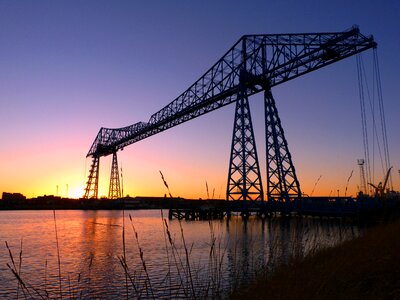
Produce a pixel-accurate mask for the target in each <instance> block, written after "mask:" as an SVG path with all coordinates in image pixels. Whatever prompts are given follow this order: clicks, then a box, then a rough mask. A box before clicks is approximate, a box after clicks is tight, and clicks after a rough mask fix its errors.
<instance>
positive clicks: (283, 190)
mask: <svg viewBox="0 0 400 300" xmlns="http://www.w3.org/2000/svg"><path fill="white" fill-rule="evenodd" d="M264 109H265V135H266V136H265V139H266V144H267V149H266V155H267V159H266V163H267V197H268V201H279V202H290V201H293V200H296V199H299V198H300V197H301V190H300V184H299V181H298V180H297V175H296V171H295V168H294V165H293V161H292V156H291V154H290V152H289V147H288V143H287V141H286V138H285V134H284V131H283V127H282V124H281V120H280V118H279V115H278V110H277V109H276V105H275V100H274V98H273V97H272V94H271V92H270V91H265V92H264Z"/></svg>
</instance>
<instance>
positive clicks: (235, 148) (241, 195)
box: [226, 90, 264, 209]
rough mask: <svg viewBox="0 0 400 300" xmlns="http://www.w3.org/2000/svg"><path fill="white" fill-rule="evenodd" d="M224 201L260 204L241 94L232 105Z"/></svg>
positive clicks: (244, 97)
mask: <svg viewBox="0 0 400 300" xmlns="http://www.w3.org/2000/svg"><path fill="white" fill-rule="evenodd" d="M226 194H227V195H226V198H227V200H234V201H235V200H243V201H244V202H243V209H246V205H247V203H246V201H247V200H261V201H263V200H264V193H263V188H262V182H261V175H260V167H259V163H258V156H257V148H256V142H255V139H254V132H253V124H252V122H251V114H250V107H249V100H248V97H247V95H246V93H245V92H243V90H242V91H241V92H240V94H239V99H238V100H237V102H236V109H235V122H234V125H233V136H232V147H231V156H230V163H229V173H228V187H227V193H226Z"/></svg>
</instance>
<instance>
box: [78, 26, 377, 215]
mask: <svg viewBox="0 0 400 300" xmlns="http://www.w3.org/2000/svg"><path fill="white" fill-rule="evenodd" d="M372 47H376V43H375V42H374V40H373V38H372V37H365V36H363V35H362V34H361V33H360V31H359V29H358V28H356V27H353V28H352V29H350V30H348V31H344V32H333V33H301V34H262V35H245V36H243V37H241V38H240V39H239V41H237V42H236V43H235V44H234V45H233V46H232V48H231V49H229V50H228V52H226V54H225V55H224V56H223V57H222V58H221V59H220V60H219V61H217V62H216V63H215V64H214V65H213V66H212V67H211V68H210V69H209V70H208V71H207V72H206V73H205V74H204V75H203V76H201V77H200V78H199V79H198V80H197V81H196V82H195V83H193V84H192V85H191V86H190V87H189V88H188V89H187V90H186V91H185V92H183V93H182V94H181V95H180V96H179V97H177V98H176V99H175V100H173V101H172V102H171V103H169V104H168V105H167V106H165V107H164V108H162V109H161V110H160V111H158V112H156V113H155V114H153V115H152V116H151V117H150V119H149V121H148V122H139V123H135V124H133V125H130V126H127V127H124V128H117V129H109V128H101V129H100V131H99V133H98V134H97V136H96V139H95V140H94V142H93V144H92V146H91V148H90V150H89V152H88V154H87V156H88V157H89V156H90V157H92V159H93V163H92V166H91V169H90V173H89V177H88V181H87V186H86V190H85V196H84V197H85V198H97V196H98V194H97V191H98V177H99V172H98V171H99V160H100V157H102V156H107V155H110V154H113V161H114V159H115V161H116V153H117V151H118V150H121V149H123V148H124V147H126V146H128V145H130V144H133V143H136V142H138V141H140V140H142V139H145V138H147V137H150V136H152V135H154V134H157V133H159V132H162V131H164V130H167V129H169V128H171V127H174V126H177V125H179V124H181V123H183V122H186V121H189V120H191V119H194V118H196V117H198V116H200V115H203V114H206V113H208V112H210V111H213V110H216V109H218V108H221V107H223V106H225V105H228V104H231V103H234V102H235V103H236V110H235V123H234V130H233V138H232V148H231V158H230V167H229V173H228V186H227V195H226V198H227V200H233V202H234V203H235V204H236V206H238V207H239V208H238V209H240V210H241V211H243V212H246V211H247V210H248V209H251V206H252V205H258V206H259V205H261V206H262V205H264V201H263V200H264V191H263V187H262V181H261V174H260V168H259V162H258V156H257V151H256V144H255V140H254V133H253V126H252V122H251V114H250V109H249V104H248V97H249V96H251V95H254V94H257V93H259V92H264V105H265V127H266V145H267V153H266V161H267V191H266V192H267V197H268V201H269V202H277V203H292V202H295V200H297V199H299V198H300V197H301V196H302V194H301V189H300V184H299V181H298V179H297V176H296V171H295V168H294V165H293V161H292V158H291V154H290V152H289V148H288V143H287V141H286V138H285V135H284V130H283V127H282V124H281V121H280V118H279V115H278V111H277V108H276V105H275V100H274V98H273V96H272V93H271V88H272V87H274V86H276V85H278V84H281V83H284V82H286V81H289V80H292V79H294V78H297V77H299V76H301V75H304V74H307V73H309V72H312V71H315V70H317V69H319V68H322V67H324V66H327V65H329V64H332V63H334V62H337V61H340V60H342V59H344V58H347V57H349V56H352V55H355V54H357V53H360V52H362V51H365V50H367V49H370V48H372ZM112 172H115V168H114V163H113V168H112ZM112 174H113V175H112V176H111V178H112V179H113V178H115V174H114V173H112ZM113 176H114V177H113ZM116 182H117V180H116V179H114V180H111V181H110V184H111V185H112V186H113V187H111V186H110V191H112V190H118V187H117V188H115V186H114V184H115V183H116ZM114 195H115V194H113V193H112V196H114ZM236 200H238V201H236ZM255 200H259V201H255ZM257 203H261V204H257ZM233 206H235V205H233ZM235 209H236V208H235Z"/></svg>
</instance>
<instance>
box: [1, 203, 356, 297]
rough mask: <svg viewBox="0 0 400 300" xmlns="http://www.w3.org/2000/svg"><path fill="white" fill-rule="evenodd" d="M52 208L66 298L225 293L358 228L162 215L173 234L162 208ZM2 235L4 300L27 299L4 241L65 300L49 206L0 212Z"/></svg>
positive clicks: (25, 270)
mask: <svg viewBox="0 0 400 300" xmlns="http://www.w3.org/2000/svg"><path fill="white" fill-rule="evenodd" d="M123 213H124V214H125V218H123ZM55 214H56V225H57V235H58V242H59V252H60V255H59V257H60V268H61V293H62V296H63V298H73V297H77V298H102V299H115V298H123V297H126V293H127V292H128V293H129V295H130V296H131V297H138V296H139V295H140V296H141V297H143V298H147V297H148V298H152V297H153V296H154V297H156V298H161V297H164V298H177V297H182V298H185V297H192V296H193V295H194V294H196V295H197V298H198V297H205V296H206V297H211V296H212V295H217V294H218V293H220V292H222V294H223V295H226V294H227V293H228V292H229V291H230V290H232V288H233V287H235V286H237V285H238V284H239V283H240V282H243V281H246V280H251V278H252V277H254V276H255V275H256V274H258V273H259V272H261V271H262V270H264V271H265V270H270V269H273V268H274V267H275V266H276V265H279V264H281V263H285V262H287V261H288V260H289V259H290V258H291V257H293V256H304V255H306V254H307V253H309V252H310V251H314V250H315V249H316V248H320V247H325V246H330V245H334V244H336V243H338V242H340V241H343V240H345V239H349V238H353V237H354V236H357V235H358V234H359V231H358V229H357V228H356V227H354V226H350V225H342V224H340V223H338V222H337V221H329V220H322V221H321V220H316V219H307V218H305V219H299V220H296V219H292V220H287V219H280V218H276V219H273V220H271V221H262V220H260V219H257V218H250V219H249V220H248V221H247V222H244V221H242V219H241V218H239V217H232V218H231V220H230V221H229V222H227V220H226V219H225V220H222V221H221V220H215V221H211V222H208V221H182V222H181V223H180V222H179V221H177V220H166V224H167V225H168V231H169V232H167V229H166V227H165V226H164V225H163V221H162V218H161V212H160V211H151V210H142V211H133V210H132V211H125V212H123V211H79V210H74V211H56V213H55ZM129 215H131V217H132V221H131V220H130V218H129ZM165 215H167V212H165ZM123 225H124V226H125V257H126V268H125V269H124V268H123V267H122V265H121V261H120V259H121V257H122V256H123V255H124V247H123V245H124V243H123V238H122V236H123V234H122V232H123ZM134 230H136V232H137V234H138V238H137V239H136V238H135V234H134ZM182 232H183V235H182ZM168 233H169V234H170V236H168ZM169 237H170V238H171V240H169ZM182 237H183V238H182ZM0 240H1V242H2V245H1V246H0V282H1V283H2V288H1V289H0V298H1V299H16V298H17V296H18V297H20V298H24V296H23V294H22V291H21V289H20V288H18V282H17V280H16V279H15V276H14V275H13V274H12V272H11V271H10V270H9V268H8V267H7V266H6V264H7V263H8V264H10V265H12V261H11V258H10V256H9V253H8V250H7V248H6V246H5V243H4V242H5V241H7V242H8V244H9V246H10V249H11V251H12V253H13V258H14V263H15V268H16V269H17V270H18V269H19V268H20V270H21V271H20V275H21V278H22V280H23V281H24V283H26V284H28V285H30V286H32V287H34V288H35V289H36V291H37V293H40V294H41V295H45V297H47V296H48V297H60V276H59V267H58V255H57V243H56V241H57V240H56V231H55V222H54V217H53V211H2V212H0ZM21 242H22V256H21V257H22V259H21V260H20V259H19V255H20V249H21ZM184 243H185V244H186V247H185V246H184ZM139 248H140V249H139ZM185 249H186V250H187V252H186V251H185ZM140 251H142V255H143V256H142V257H143V259H141V255H140ZM20 262H21V267H19V264H20ZM143 262H144V264H145V265H144V264H143ZM145 271H147V273H146V272H145ZM30 291H31V292H32V297H33V298H39V295H38V294H37V293H36V294H35V292H34V290H33V289H31V290H30ZM146 293H147V294H146ZM223 295H222V296H223ZM27 297H28V298H30V296H29V295H28V296H27Z"/></svg>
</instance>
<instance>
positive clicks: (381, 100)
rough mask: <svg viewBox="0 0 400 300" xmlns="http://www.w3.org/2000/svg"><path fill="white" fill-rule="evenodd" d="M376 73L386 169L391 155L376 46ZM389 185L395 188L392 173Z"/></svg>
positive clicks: (388, 166)
mask: <svg viewBox="0 0 400 300" xmlns="http://www.w3.org/2000/svg"><path fill="white" fill-rule="evenodd" d="M373 53H374V71H375V72H374V73H375V78H376V84H377V93H378V105H379V115H380V118H381V126H382V139H383V151H384V155H385V163H386V171H387V170H389V168H390V156H389V146H388V138H387V130H386V118H385V110H384V107H383V96H382V82H381V75H380V70H379V60H378V51H377V49H376V48H374V51H373ZM388 183H389V187H390V189H391V190H393V181H392V175H391V174H389V182H388Z"/></svg>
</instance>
